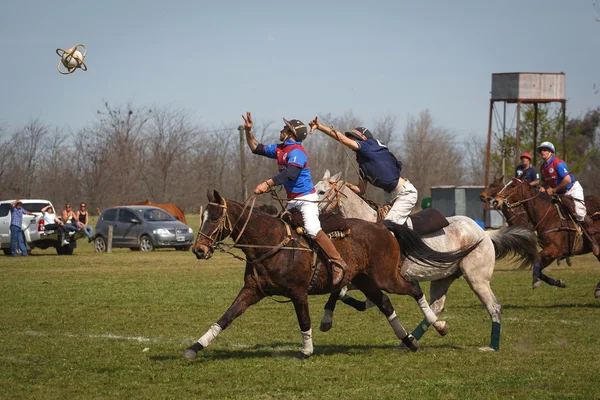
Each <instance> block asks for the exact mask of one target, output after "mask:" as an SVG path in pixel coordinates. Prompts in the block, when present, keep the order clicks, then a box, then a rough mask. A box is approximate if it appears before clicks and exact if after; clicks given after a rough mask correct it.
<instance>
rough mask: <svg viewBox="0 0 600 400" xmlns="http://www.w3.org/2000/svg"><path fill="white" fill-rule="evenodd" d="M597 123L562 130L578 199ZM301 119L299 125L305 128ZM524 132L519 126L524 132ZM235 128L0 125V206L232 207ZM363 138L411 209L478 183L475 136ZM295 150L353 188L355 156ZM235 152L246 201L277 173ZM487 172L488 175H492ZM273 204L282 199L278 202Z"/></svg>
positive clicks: (172, 117) (429, 133)
mask: <svg viewBox="0 0 600 400" xmlns="http://www.w3.org/2000/svg"><path fill="white" fill-rule="evenodd" d="M242 111H245V110H242ZM599 116H600V110H594V111H590V112H589V113H588V114H586V116H584V117H583V118H580V119H574V120H570V121H569V122H568V135H569V138H570V140H571V141H570V142H569V143H571V145H572V146H573V153H574V154H573V160H574V161H575V163H573V164H571V165H577V168H579V169H581V171H577V173H578V175H577V177H578V179H581V180H582V182H583V183H584V188H586V192H590V189H591V188H590V189H588V188H587V187H586V186H585V185H588V186H589V185H593V186H594V187H598V185H597V184H598V182H597V180H598V179H600V173H599V172H600V171H598V169H599V168H600V167H599V165H600V162H599V161H600V160H599V159H598V152H595V149H596V147H597V146H598V140H597V139H596V136H597V133H598V122H599ZM296 117H297V116H296ZM308 118H309V117H308V116H306V117H304V119H303V121H304V122H305V123H307V124H308ZM319 118H320V120H321V121H323V122H324V123H325V124H328V125H334V126H335V127H336V128H337V129H338V130H340V131H342V132H343V131H347V130H351V129H352V128H354V127H356V126H362V125H364V123H363V121H361V119H360V118H359V117H357V116H355V115H354V114H353V113H351V112H348V113H345V114H343V115H339V116H333V115H331V114H321V115H319ZM526 118H527V115H525V117H524V119H526ZM240 122H241V118H240ZM280 125H281V124H279V123H274V122H262V123H257V124H255V129H254V131H255V136H256V137H257V140H259V141H260V142H262V143H275V142H277V141H278V137H279V129H280V128H281V127H280ZM526 125H527V122H526V121H524V125H523V126H524V129H525V130H526ZM237 128H238V127H237V126H236V125H234V126H229V127H223V128H221V129H208V128H205V127H202V126H200V125H198V124H197V123H195V122H193V121H192V118H191V117H190V114H189V113H187V112H186V111H184V110H178V109H173V108H169V107H152V108H149V107H136V106H134V105H133V104H127V105H121V106H116V107H115V106H111V105H109V104H108V103H105V104H104V106H103V108H102V109H101V110H98V111H97V114H96V118H95V120H93V121H91V122H90V123H89V124H88V125H87V126H86V127H84V128H83V129H80V130H78V131H76V132H67V131H66V130H65V129H64V128H62V127H51V126H49V125H47V124H45V123H44V122H43V121H42V120H40V119H32V120H30V121H29V122H28V123H27V124H25V125H24V126H20V127H9V126H7V125H3V126H0V199H13V198H44V199H49V200H51V201H52V202H53V203H55V205H56V206H57V207H59V208H60V207H62V206H63V205H64V203H65V202H71V203H77V202H81V201H85V202H87V204H88V209H90V211H92V212H93V210H96V208H98V209H103V208H105V207H108V206H111V205H115V204H127V203H129V202H134V201H141V200H146V199H148V200H150V201H152V202H155V203H166V202H173V203H175V204H177V205H179V206H180V207H181V208H183V209H184V210H185V211H186V212H197V210H198V209H199V206H200V205H201V204H205V203H206V190H207V189H208V188H210V189H217V190H219V192H220V193H221V194H223V195H224V196H225V197H228V198H232V199H235V200H238V201H242V200H244V199H242V197H243V195H242V193H243V192H242V189H241V187H242V182H241V176H240V140H239V132H238V130H237ZM368 128H369V129H370V130H371V132H372V133H373V134H374V136H375V137H376V138H378V139H379V140H380V141H381V142H382V143H384V144H386V145H388V147H390V149H391V150H392V151H393V152H394V153H395V154H396V156H397V157H398V158H399V159H400V160H401V161H402V162H403V164H404V168H403V176H404V177H406V178H408V179H409V180H410V181H411V182H412V183H413V184H414V185H415V186H416V187H417V189H418V190H419V195H420V199H422V198H424V197H428V196H429V195H430V188H431V187H432V186H437V185H482V184H483V182H484V170H485V165H484V164H485V145H486V143H485V135H484V134H483V132H482V134H481V135H480V136H478V137H472V138H469V139H468V140H466V141H465V139H464V138H462V140H463V142H460V141H458V140H457V139H456V137H455V136H454V135H453V133H452V131H451V130H450V129H447V128H444V127H441V126H439V125H438V124H436V123H435V120H434V118H433V116H432V115H431V113H430V112H429V111H427V110H425V111H422V112H421V113H420V114H419V115H418V116H411V117H409V118H408V121H407V123H406V126H404V128H403V129H399V127H398V126H397V123H396V119H395V117H393V116H385V117H383V118H382V119H380V120H378V121H376V123H375V124H374V125H372V126H368ZM549 129H550V128H549ZM552 129H554V128H552ZM552 132H554V131H552ZM546 133H548V134H550V133H551V132H546ZM552 134H554V133H552ZM521 135H522V139H521V140H522V143H523V144H524V145H525V144H526V140H525V141H524V139H523V133H522V134H521ZM525 135H526V134H525ZM548 137H550V136H548ZM502 146H506V143H504V144H502V143H500V144H499V143H497V142H496V143H495V144H494V154H495V155H496V158H497V154H499V152H500V151H501V148H502ZM305 148H306V150H307V152H308V154H309V157H310V168H311V171H312V174H313V180H314V181H315V183H316V181H318V180H319V179H320V178H321V177H322V176H323V173H324V171H325V170H326V169H329V170H330V171H331V172H332V173H337V172H340V171H341V172H342V173H343V175H342V176H343V178H345V179H347V180H349V181H351V182H354V183H356V181H357V179H358V177H357V174H356V170H355V168H354V167H353V165H352V164H355V161H354V160H355V156H354V154H353V153H352V152H351V151H344V148H343V147H342V146H341V145H340V144H339V143H337V142H335V141H334V140H331V139H330V138H328V137H325V135H323V134H321V133H319V132H317V133H314V134H313V135H312V136H309V137H308V138H307V140H306V141H305ZM244 152H245V157H246V164H247V188H248V193H251V191H252V189H253V188H254V187H255V186H256V185H257V184H258V183H260V182H261V181H263V180H265V179H266V178H267V177H271V176H273V175H274V174H275V173H276V171H277V169H276V165H275V162H274V161H273V160H268V159H266V158H264V157H258V156H254V155H253V154H252V153H251V152H250V151H249V149H248V148H247V146H244ZM580 155H583V157H587V158H586V159H585V160H586V162H584V163H581V165H580V164H577V161H576V159H577V157H579V156H580ZM496 164H497V163H494V166H493V170H492V171H493V173H497V172H498V166H497V165H496ZM591 191H593V190H591ZM280 195H281V196H284V192H283V191H282V192H281V193H280ZM367 197H369V198H370V199H372V200H374V201H377V202H380V203H381V202H382V201H383V195H382V192H381V190H377V189H375V188H372V187H371V188H370V189H369V191H368V192H367ZM259 203H271V204H277V203H276V202H275V201H274V200H273V199H271V198H270V197H269V196H268V195H263V196H261V197H260V199H259Z"/></svg>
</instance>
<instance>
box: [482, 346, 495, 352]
mask: <svg viewBox="0 0 600 400" xmlns="http://www.w3.org/2000/svg"><path fill="white" fill-rule="evenodd" d="M479 351H485V352H491V351H496V350H495V349H493V348H491V347H490V346H485V347H480V348H479Z"/></svg>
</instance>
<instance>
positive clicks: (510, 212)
mask: <svg viewBox="0 0 600 400" xmlns="http://www.w3.org/2000/svg"><path fill="white" fill-rule="evenodd" d="M504 185H505V184H504V177H503V176H501V177H500V178H496V177H494V180H493V181H492V182H491V183H490V184H489V185H488V187H486V188H485V189H484V190H483V192H481V194H480V195H479V199H480V200H481V201H483V202H484V203H488V205H490V206H491V204H490V203H491V201H493V199H494V197H495V196H496V195H497V194H498V192H500V191H501V190H502V188H503V187H504ZM499 211H500V212H501V213H502V216H503V217H504V219H505V220H506V223H507V224H508V225H509V226H521V227H523V228H533V225H532V224H531V222H530V221H529V217H528V216H527V212H526V211H525V208H524V207H523V205H522V204H518V205H516V206H514V207H501V208H500V209H499ZM569 265H571V264H570V262H569Z"/></svg>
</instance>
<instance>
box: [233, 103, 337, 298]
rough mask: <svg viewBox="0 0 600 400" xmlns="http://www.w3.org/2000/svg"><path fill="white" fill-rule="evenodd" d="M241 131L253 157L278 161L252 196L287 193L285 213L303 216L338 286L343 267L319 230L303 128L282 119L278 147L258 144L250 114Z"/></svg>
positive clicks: (305, 130)
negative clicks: (280, 188) (274, 189)
mask: <svg viewBox="0 0 600 400" xmlns="http://www.w3.org/2000/svg"><path fill="white" fill-rule="evenodd" d="M242 118H244V128H245V130H246V141H247V142H248V146H249V147H250V149H251V150H252V152H253V153H254V154H258V155H262V156H265V157H268V158H274V159H276V160H277V166H278V168H279V173H278V174H277V175H275V176H274V177H272V178H270V179H267V180H266V181H265V182H263V183H261V184H259V185H258V186H257V187H256V188H255V189H254V193H256V194H261V193H265V192H266V191H268V190H269V187H271V186H276V185H283V187H284V188H285V191H286V192H287V200H288V204H287V206H286V209H287V210H290V209H292V208H296V209H298V210H299V211H300V213H301V214H302V219H303V220H304V229H305V230H306V234H307V235H308V236H309V237H311V238H312V239H313V240H314V241H315V243H316V244H317V245H318V246H319V248H320V249H321V250H322V251H323V252H324V253H325V255H326V256H327V258H328V259H329V262H330V264H331V266H332V268H331V270H332V271H331V272H332V275H333V285H334V286H335V285H338V284H339V283H340V282H341V281H342V278H343V277H344V271H345V269H346V263H345V262H344V260H343V259H342V256H341V255H340V253H338V251H337V249H336V248H335V246H334V245H333V243H332V242H331V239H330V238H329V236H327V235H326V234H325V233H324V232H323V230H322V229H321V222H320V221H319V207H318V205H317V200H318V196H317V194H316V191H315V187H314V185H313V183H312V177H311V175H310V169H309V167H308V155H307V154H306V151H305V150H304V147H302V141H303V140H304V139H306V135H307V133H308V131H307V129H306V125H304V124H303V123H302V122H301V121H299V120H297V119H292V120H290V121H288V120H286V119H285V118H284V119H283V121H284V122H285V126H284V127H283V129H282V130H281V132H280V136H279V140H281V142H282V143H280V144H269V145H264V144H260V143H258V141H257V140H256V139H255V138H254V135H253V134H252V125H253V122H252V114H250V113H247V114H246V116H245V117H244V116H243V115H242Z"/></svg>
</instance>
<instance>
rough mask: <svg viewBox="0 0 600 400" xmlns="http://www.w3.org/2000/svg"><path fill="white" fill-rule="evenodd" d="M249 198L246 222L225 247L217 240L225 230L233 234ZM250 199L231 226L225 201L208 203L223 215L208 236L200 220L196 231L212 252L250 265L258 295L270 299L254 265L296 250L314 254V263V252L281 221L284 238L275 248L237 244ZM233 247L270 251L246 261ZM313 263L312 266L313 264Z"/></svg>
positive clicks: (254, 198)
mask: <svg viewBox="0 0 600 400" xmlns="http://www.w3.org/2000/svg"><path fill="white" fill-rule="evenodd" d="M250 198H251V199H252V202H251V203H252V204H251V205H250V209H249V211H248V217H247V218H246V221H245V222H244V225H243V226H242V228H241V229H240V232H239V233H238V235H237V237H236V238H235V240H234V241H233V244H230V245H226V244H224V243H223V240H222V239H221V240H220V239H219V238H220V237H222V236H223V233H224V231H225V230H227V231H228V232H229V234H228V236H230V235H232V234H233V230H234V228H235V227H236V226H237V225H238V223H239V222H240V221H241V219H242V217H243V216H244V213H245V211H246V209H247V208H248V205H249V204H250V202H249V201H248V200H250ZM250 198H248V199H247V200H246V201H245V202H244V208H243V209H242V212H241V213H240V216H239V217H238V219H237V220H236V221H235V223H234V224H233V225H232V224H231V219H230V218H229V213H228V212H227V201H226V200H225V199H223V204H219V203H214V202H209V203H208V204H209V205H213V206H215V207H220V208H222V209H223V214H222V215H221V216H220V217H219V220H218V221H217V224H216V227H215V229H214V230H213V231H212V232H211V233H210V235H206V234H204V233H202V232H201V229H202V222H203V221H202V220H201V221H200V228H199V229H198V235H199V236H200V235H201V236H203V237H205V238H207V239H208V240H210V241H211V243H210V244H209V246H208V247H209V248H211V249H212V250H213V251H214V250H219V251H220V252H222V253H227V254H229V255H231V256H233V257H234V258H236V259H238V260H240V261H245V262H246V263H248V264H250V265H252V277H253V278H254V281H255V282H256V286H257V288H258V290H259V291H260V293H261V294H262V295H263V297H270V296H267V295H266V293H265V292H264V291H263V289H262V287H261V285H260V281H259V278H258V273H257V272H256V268H255V264H258V263H260V262H261V261H263V260H265V259H266V258H268V257H270V256H272V255H273V254H275V253H277V252H279V251H280V250H298V251H308V252H312V253H314V254H315V262H316V253H315V251H314V250H313V249H312V248H310V247H309V246H308V245H305V244H303V243H301V242H298V241H297V240H296V239H295V238H294V237H293V236H292V230H291V228H290V226H289V224H288V223H287V222H285V221H283V220H280V221H281V222H282V223H283V224H284V226H285V229H286V237H285V238H284V239H283V240H282V241H281V242H280V243H279V244H277V245H275V246H268V245H254V244H240V243H238V242H239V240H240V238H241V237H242V234H243V233H244V231H245V230H246V227H247V226H248V222H249V221H250V217H251V216H252V211H253V209H254V203H255V202H256V196H251V197H250ZM290 242H295V243H296V245H297V246H287V245H288V244H289V243H290ZM234 247H237V248H254V249H271V250H270V251H268V252H267V253H265V254H263V255H262V256H260V257H258V258H257V259H255V260H248V259H247V258H246V257H240V256H238V255H237V254H234V253H232V252H231V249H233V248H234ZM315 262H313V264H314V263H315ZM316 273H317V271H316V269H315V268H313V278H312V279H311V286H312V285H313V284H314V278H315V276H316ZM271 299H272V300H273V301H276V302H278V303H289V302H290V301H292V300H291V299H289V300H277V299H273V298H271Z"/></svg>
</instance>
